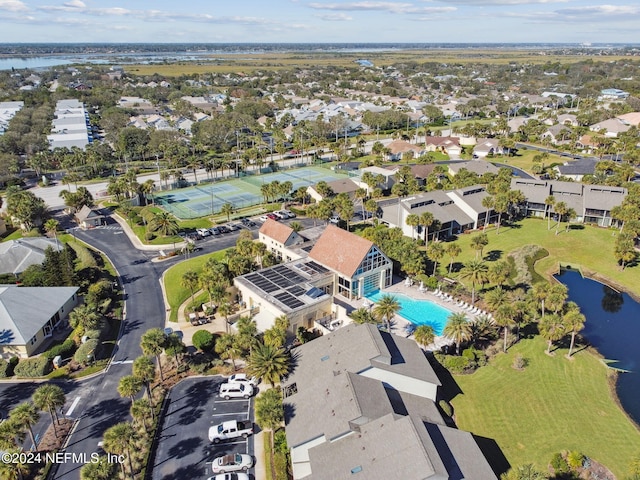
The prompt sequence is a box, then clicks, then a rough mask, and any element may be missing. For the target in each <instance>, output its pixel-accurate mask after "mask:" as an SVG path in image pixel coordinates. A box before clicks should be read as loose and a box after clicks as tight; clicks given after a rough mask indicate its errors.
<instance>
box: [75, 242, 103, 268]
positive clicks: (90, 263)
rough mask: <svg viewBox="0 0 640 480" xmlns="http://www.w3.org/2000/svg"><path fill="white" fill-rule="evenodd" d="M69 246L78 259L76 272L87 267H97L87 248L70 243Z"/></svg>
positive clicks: (76, 243)
mask: <svg viewBox="0 0 640 480" xmlns="http://www.w3.org/2000/svg"><path fill="white" fill-rule="evenodd" d="M69 245H71V248H73V250H74V251H75V252H76V256H77V258H78V262H79V265H78V267H77V270H82V269H83V268H87V267H96V266H97V265H98V264H97V262H96V259H95V257H94V256H93V254H92V253H91V251H90V250H89V249H88V248H87V247H85V246H84V245H81V244H80V243H78V242H70V243H69Z"/></svg>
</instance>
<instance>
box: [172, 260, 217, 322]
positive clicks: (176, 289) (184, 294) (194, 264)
mask: <svg viewBox="0 0 640 480" xmlns="http://www.w3.org/2000/svg"><path fill="white" fill-rule="evenodd" d="M224 255H225V250H220V251H219V252H214V253H212V254H210V255H202V256H200V257H196V258H192V259H190V260H185V261H184V262H180V263H178V264H177V265H174V266H173V267H171V268H170V269H169V270H167V271H166V273H165V274H164V279H163V281H164V288H165V291H166V293H167V301H168V302H169V307H170V308H171V312H170V314H169V320H170V321H172V322H176V321H177V320H178V308H180V305H182V304H183V303H184V302H185V301H186V300H187V299H188V298H189V297H190V296H191V292H190V291H189V290H187V289H186V288H184V287H182V285H181V282H182V275H184V273H185V272H187V271H189V270H193V271H194V272H196V273H198V274H200V272H202V267H203V266H204V264H205V263H206V262H207V260H209V259H210V258H215V259H216V260H220V259H222V258H224Z"/></svg>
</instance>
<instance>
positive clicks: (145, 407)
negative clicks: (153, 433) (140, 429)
mask: <svg viewBox="0 0 640 480" xmlns="http://www.w3.org/2000/svg"><path fill="white" fill-rule="evenodd" d="M131 417H132V418H133V420H134V421H137V420H142V425H143V426H144V428H145V430H147V418H149V417H151V418H152V419H153V418H154V413H153V407H152V406H151V402H150V401H149V400H148V399H146V398H139V399H137V400H134V401H133V403H132V404H131Z"/></svg>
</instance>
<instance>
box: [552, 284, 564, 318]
mask: <svg viewBox="0 0 640 480" xmlns="http://www.w3.org/2000/svg"><path fill="white" fill-rule="evenodd" d="M567 294H568V292H567V287H565V286H564V285H563V284H561V283H555V284H552V285H551V286H550V287H549V295H548V296H547V307H548V308H549V310H552V311H553V313H556V314H557V313H558V312H559V311H560V310H562V307H564V302H566V301H567Z"/></svg>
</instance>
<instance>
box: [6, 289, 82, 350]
mask: <svg viewBox="0 0 640 480" xmlns="http://www.w3.org/2000/svg"><path fill="white" fill-rule="evenodd" d="M77 291H78V287H17V286H9V287H0V331H2V332H3V335H2V340H1V341H0V343H2V344H3V345H25V344H26V343H27V342H28V341H29V340H31V338H32V337H33V336H34V335H35V334H36V333H38V332H39V331H40V329H41V328H42V327H43V326H44V324H45V323H47V322H48V321H49V319H50V318H51V317H53V316H54V315H55V314H56V312H57V311H58V310H60V308H62V306H63V305H64V304H65V303H66V302H67V300H69V298H71V296H72V295H73V294H75V293H76V292H77Z"/></svg>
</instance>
